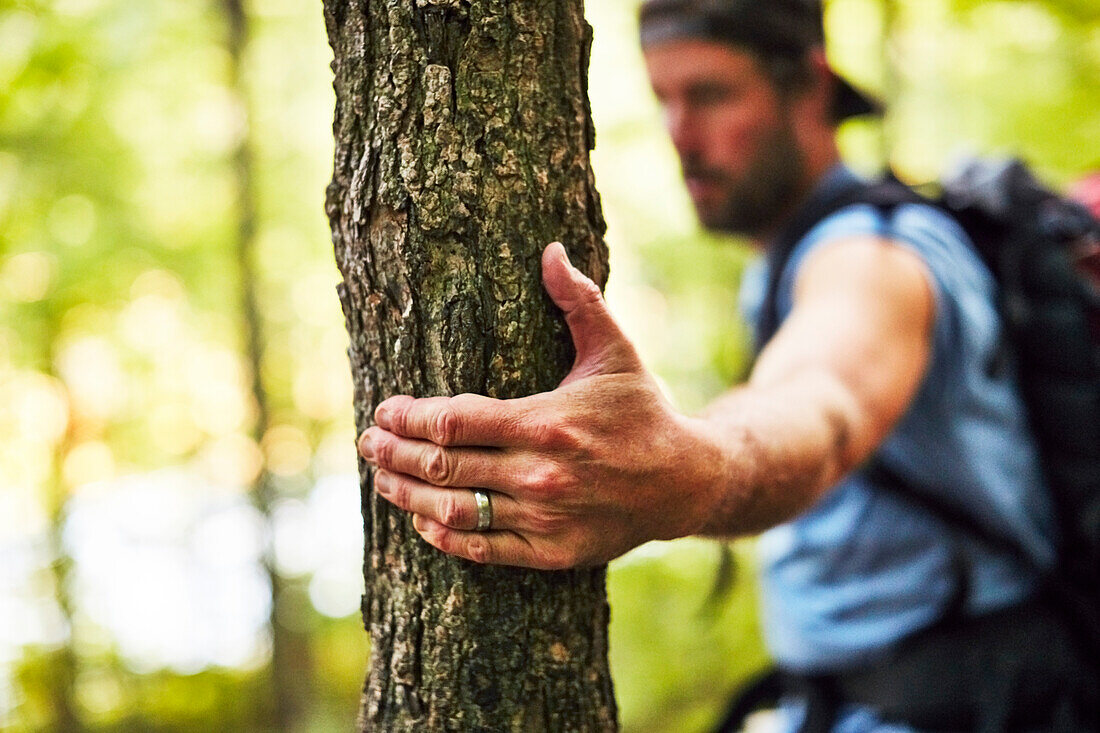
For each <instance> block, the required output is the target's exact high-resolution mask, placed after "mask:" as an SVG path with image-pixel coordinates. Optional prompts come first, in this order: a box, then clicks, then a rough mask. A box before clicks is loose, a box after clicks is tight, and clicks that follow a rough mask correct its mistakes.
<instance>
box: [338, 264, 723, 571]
mask: <svg viewBox="0 0 1100 733" xmlns="http://www.w3.org/2000/svg"><path fill="white" fill-rule="evenodd" d="M542 273H543V282H544V284H545V286H546V290H547V292H548V293H549V294H550V297H551V298H552V299H553V301H554V302H555V303H556V304H557V305H558V307H560V308H561V309H562V311H564V313H565V319H566V323H567V324H568V325H569V329H570V332H571V333H572V336H573V343H574V345H575V346H576V352H577V357H576V361H575V362H574V365H573V368H572V370H571V371H570V372H569V374H568V376H566V378H565V379H564V380H563V381H562V383H561V385H560V386H559V387H558V388H557V389H556V390H554V391H553V392H547V393H543V394H538V395H534V396H531V397H526V398H523V399H516V400H494V399H490V398H488V397H480V396H477V395H471V394H464V395H458V396H457V397H450V398H447V397H434V398H428V399H413V398H412V397H407V396H400V397H393V398H390V399H388V400H386V401H385V402H383V403H382V404H381V405H379V406H378V409H377V410H376V411H375V422H376V423H377V426H376V427H372V428H370V429H369V430H367V431H366V432H364V433H363V435H362V436H361V438H360V441H359V451H360V453H361V454H362V455H363V457H364V458H366V459H367V460H368V461H371V462H373V463H374V464H375V465H376V466H377V467H378V470H377V472H376V473H375V479H374V485H375V489H376V490H377V491H378V493H379V494H381V495H382V496H383V497H385V498H386V499H387V500H389V501H391V502H392V503H394V504H395V505H397V506H398V507H400V508H402V509H404V510H406V511H409V512H412V513H413V514H414V515H415V516H414V526H415V527H416V530H417V532H419V533H420V535H421V536H422V537H423V538H424V539H425V540H426V541H427V542H429V543H430V544H432V545H434V546H435V547H437V548H439V549H440V550H442V551H444V552H447V553H449V554H453V555H458V556H460V557H465V558H467V559H469V560H473V561H475V562H480V563H491V564H501V565H519V566H526V567H533V568H542V569H560V568H569V567H575V566H579V565H595V564H599V563H603V562H606V561H608V560H610V559H612V558H614V557H617V556H619V555H621V554H623V553H624V552H626V551H627V550H630V549H631V548H633V547H636V546H637V545H640V544H642V543H643V542H646V541H648V540H651V539H672V538H675V537H680V536H684V535H687V534H691V533H693V532H696V531H698V530H700V529H701V528H702V527H703V525H704V524H705V522H706V521H707V514H708V510H709V508H710V507H711V506H712V504H713V503H714V502H715V500H716V497H715V496H714V495H713V494H714V492H716V491H718V490H719V483H720V478H719V477H720V475H721V464H722V459H721V454H720V452H719V450H718V448H717V447H715V446H714V445H712V444H711V443H710V441H708V440H707V439H706V437H705V431H704V429H703V426H702V425H701V424H700V423H699V422H698V421H695V420H691V419H688V418H686V417H684V416H682V415H680V414H678V413H677V412H675V411H674V410H673V408H672V406H671V405H669V403H668V402H667V400H665V399H664V397H663V396H662V395H661V393H660V391H659V390H658V388H657V385H656V383H655V382H654V380H653V379H652V377H650V375H649V374H648V373H647V372H646V371H645V369H644V368H643V366H642V364H641V361H640V360H639V358H638V355H637V353H636V352H635V350H634V347H633V346H632V345H631V343H630V342H629V341H628V340H627V338H626V337H625V336H624V335H623V333H622V331H621V330H620V329H619V327H618V325H617V324H616V323H615V321H614V320H613V319H612V317H611V314H610V313H609V312H608V310H607V306H606V304H605V302H604V300H603V297H602V296H601V295H600V291H599V288H598V287H596V285H595V284H594V283H593V282H592V281H591V280H589V279H588V278H587V277H585V276H584V275H583V274H581V273H580V272H579V271H578V270H577V269H575V268H574V267H573V266H572V265H571V264H569V260H568V258H567V256H566V254H565V249H564V248H563V247H562V246H561V245H560V244H557V243H555V244H552V245H550V246H549V247H547V248H546V250H545V252H544V253H543V257H542ZM473 489H479V490H482V491H486V492H487V493H488V494H489V496H490V497H491V500H492V509H493V522H492V527H491V529H490V530H489V531H486V532H477V531H474V528H475V527H476V526H477V506H476V503H475V501H474V495H473Z"/></svg>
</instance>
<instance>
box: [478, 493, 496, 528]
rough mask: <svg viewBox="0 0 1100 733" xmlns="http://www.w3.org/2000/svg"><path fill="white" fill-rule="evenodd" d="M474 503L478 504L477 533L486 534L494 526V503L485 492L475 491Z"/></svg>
mask: <svg viewBox="0 0 1100 733" xmlns="http://www.w3.org/2000/svg"><path fill="white" fill-rule="evenodd" d="M474 502H475V503H476V504H477V526H476V527H474V531H475V532H486V531H488V529H489V527H490V526H492V524H493V502H491V501H490V500H489V495H488V494H486V493H485V492H484V491H478V490H477V489H474Z"/></svg>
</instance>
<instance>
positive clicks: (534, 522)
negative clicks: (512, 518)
mask: <svg viewBox="0 0 1100 733" xmlns="http://www.w3.org/2000/svg"><path fill="white" fill-rule="evenodd" d="M529 521H530V523H531V527H532V529H534V531H535V533H536V534H540V535H550V536H552V535H557V534H560V533H561V532H562V530H564V529H565V528H566V526H567V521H566V519H565V517H563V516H562V515H561V513H559V512H555V511H548V510H546V509H536V510H535V511H534V512H532V514H531V516H530V518H529Z"/></svg>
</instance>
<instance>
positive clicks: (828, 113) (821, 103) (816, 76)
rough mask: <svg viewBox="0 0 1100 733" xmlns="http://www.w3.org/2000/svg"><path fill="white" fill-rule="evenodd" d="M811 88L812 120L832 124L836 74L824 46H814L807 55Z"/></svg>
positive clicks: (810, 105)
mask: <svg viewBox="0 0 1100 733" xmlns="http://www.w3.org/2000/svg"><path fill="white" fill-rule="evenodd" d="M806 61H807V63H808V64H809V68H810V80H811V86H810V89H808V90H807V93H806V104H807V105H808V109H807V112H809V113H810V114H811V115H812V119H815V120H825V122H826V123H828V124H830V125H831V124H832V118H833V99H834V98H835V97H836V86H837V84H836V73H835V72H834V71H833V68H832V67H831V66H829V59H828V58H827V57H826V56H825V47H824V46H814V47H813V48H811V49H810V50H809V52H808V53H807V54H806Z"/></svg>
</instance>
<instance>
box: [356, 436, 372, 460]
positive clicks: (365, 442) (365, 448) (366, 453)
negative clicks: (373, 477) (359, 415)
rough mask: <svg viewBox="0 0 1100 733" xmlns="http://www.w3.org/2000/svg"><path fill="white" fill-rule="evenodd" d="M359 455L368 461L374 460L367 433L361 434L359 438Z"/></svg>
mask: <svg viewBox="0 0 1100 733" xmlns="http://www.w3.org/2000/svg"><path fill="white" fill-rule="evenodd" d="M359 455H361V456H363V458H365V459H367V460H368V461H373V460H374V444H373V442H372V441H371V439H370V434H369V433H363V434H362V435H360V436H359Z"/></svg>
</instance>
